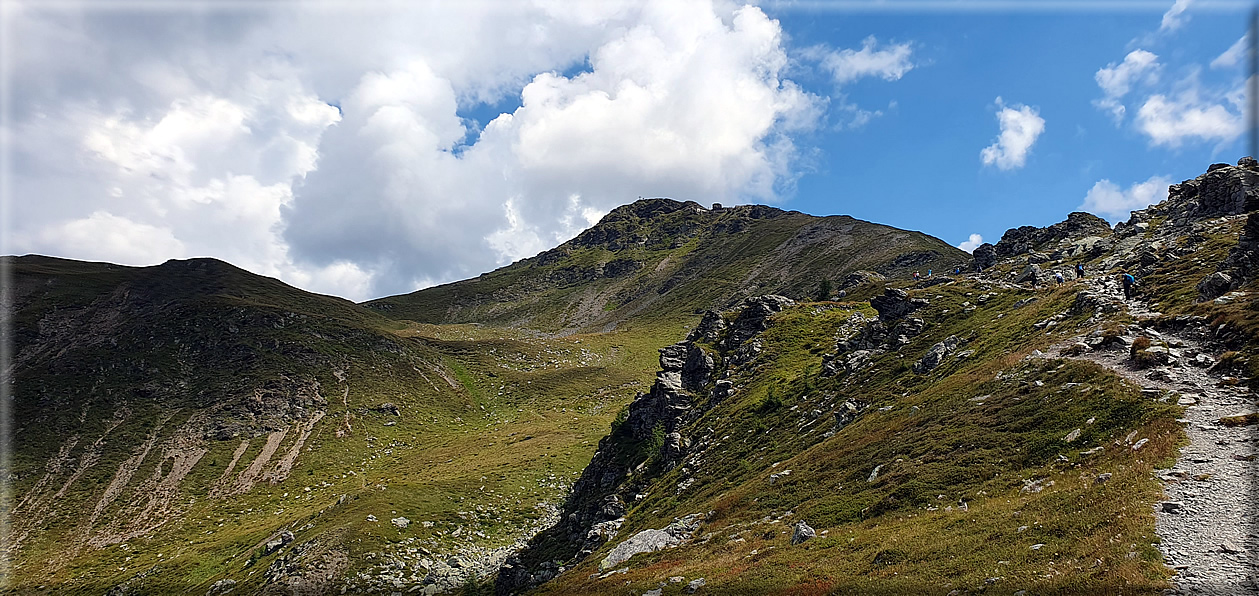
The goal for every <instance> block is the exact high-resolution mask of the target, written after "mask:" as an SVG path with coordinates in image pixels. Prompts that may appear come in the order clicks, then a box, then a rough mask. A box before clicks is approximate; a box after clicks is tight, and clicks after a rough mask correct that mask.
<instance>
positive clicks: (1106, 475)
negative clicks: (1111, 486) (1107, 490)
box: [1093, 472, 1111, 484]
mask: <svg viewBox="0 0 1259 596" xmlns="http://www.w3.org/2000/svg"><path fill="white" fill-rule="evenodd" d="M1110 478H1111V473H1110V472H1102V473H1101V474H1098V475H1097V477H1096V478H1094V479H1093V484H1105V483H1106V482H1108V481H1109V480H1110Z"/></svg>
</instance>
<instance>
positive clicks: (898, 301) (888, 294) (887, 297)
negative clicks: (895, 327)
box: [870, 288, 929, 321]
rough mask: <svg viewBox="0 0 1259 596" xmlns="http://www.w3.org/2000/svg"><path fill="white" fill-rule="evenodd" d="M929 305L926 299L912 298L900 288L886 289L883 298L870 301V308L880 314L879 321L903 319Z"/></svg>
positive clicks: (878, 297) (879, 297) (877, 297)
mask: <svg viewBox="0 0 1259 596" xmlns="http://www.w3.org/2000/svg"><path fill="white" fill-rule="evenodd" d="M928 304H929V302H928V301H927V299H926V298H910V297H909V292H906V291H905V290H901V289H898V288H886V289H885V290H883V295H882V296H876V297H874V298H871V299H870V306H872V307H874V310H876V311H878V312H879V319H880V320H883V321H891V320H895V319H900V318H903V317H905V316H906V315H908V314H909V313H911V312H914V311H915V310H918V309H919V308H922V307H924V306H927V305H928Z"/></svg>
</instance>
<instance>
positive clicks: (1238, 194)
mask: <svg viewBox="0 0 1259 596" xmlns="http://www.w3.org/2000/svg"><path fill="white" fill-rule="evenodd" d="M1216 172H1221V174H1217V175H1216V176H1213V177H1210V178H1208V176H1210V175H1211V174H1215V173H1216ZM1199 179H1201V180H1202V183H1200V184H1198V185H1197V186H1198V188H1197V191H1198V195H1199V196H1206V197H1210V198H1209V199H1206V200H1205V202H1206V204H1208V205H1214V206H1216V207H1217V208H1225V209H1230V210H1231V209H1236V208H1238V207H1239V206H1240V208H1241V209H1242V210H1243V211H1245V212H1248V213H1250V215H1248V216H1247V217H1246V224H1245V225H1244V226H1243V227H1242V232H1241V236H1240V237H1239V238H1238V239H1237V246H1235V247H1233V248H1232V250H1230V251H1229V253H1228V258H1226V259H1225V260H1224V262H1223V263H1221V264H1220V266H1219V270H1218V271H1217V272H1215V273H1212V274H1211V275H1208V276H1207V277H1205V278H1203V280H1202V281H1201V282H1199V283H1198V300H1200V301H1205V300H1213V299H1215V298H1218V297H1220V296H1223V295H1224V294H1226V293H1228V292H1229V291H1230V290H1234V289H1236V288H1238V287H1240V286H1241V285H1242V284H1244V283H1246V282H1247V281H1249V280H1251V279H1254V277H1255V275H1256V273H1257V272H1259V192H1256V189H1255V182H1256V181H1257V180H1259V162H1256V161H1255V159H1254V158H1252V157H1243V158H1241V159H1240V160H1238V161H1237V167H1227V168H1219V169H1216V170H1214V171H1212V172H1207V174H1205V175H1203V176H1200V177H1199V178H1197V179H1194V180H1193V181H1192V182H1197V181H1198V180H1199ZM1208 182H1213V184H1208ZM1184 184H1188V183H1187V182H1186V183H1184ZM1204 186H1206V188H1205V189H1204V188H1203V187H1204ZM1169 194H1170V193H1169Z"/></svg>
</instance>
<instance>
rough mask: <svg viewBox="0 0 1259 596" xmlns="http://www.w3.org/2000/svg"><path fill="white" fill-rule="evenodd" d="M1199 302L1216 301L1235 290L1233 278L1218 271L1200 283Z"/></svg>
mask: <svg viewBox="0 0 1259 596" xmlns="http://www.w3.org/2000/svg"><path fill="white" fill-rule="evenodd" d="M1197 288H1198V302H1206V301H1207V300H1215V299H1216V298H1219V297H1220V296H1223V295H1224V294H1225V293H1226V292H1228V291H1229V290H1231V289H1233V278H1232V277H1231V276H1229V274H1227V273H1224V272H1222V271H1216V272H1215V273H1212V274H1210V275H1208V276H1206V277H1204V278H1202V281H1200V282H1198V286H1197Z"/></svg>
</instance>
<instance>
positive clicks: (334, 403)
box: [0, 160, 1259, 595]
mask: <svg viewBox="0 0 1259 596" xmlns="http://www.w3.org/2000/svg"><path fill="white" fill-rule="evenodd" d="M1256 166H1257V164H1254V163H1253V161H1252V162H1245V160H1243V163H1240V164H1239V165H1238V166H1220V167H1215V166H1213V167H1212V168H1210V170H1209V171H1208V172H1207V173H1205V174H1203V175H1202V176H1199V177H1198V178H1195V179H1194V180H1190V181H1185V182H1184V183H1181V184H1180V185H1174V186H1173V188H1172V189H1171V192H1169V197H1168V199H1167V200H1166V201H1164V202H1163V203H1160V204H1159V205H1154V206H1151V207H1149V208H1147V209H1144V210H1140V211H1138V212H1134V214H1133V215H1132V217H1131V218H1130V219H1129V220H1128V221H1127V222H1124V223H1123V224H1121V225H1119V226H1116V227H1115V228H1114V229H1109V228H1108V229H1107V230H1108V231H1109V232H1110V233H1109V234H1107V233H1105V231H1103V230H1102V229H1101V227H1100V226H1098V225H1096V224H1097V221H1098V220H1096V218H1093V217H1092V216H1083V215H1078V214H1072V215H1069V216H1068V217H1067V220H1066V221H1064V222H1062V224H1054V225H1052V226H1047V227H1045V228H1030V229H1029V228H1026V227H1025V228H1012V229H1011V230H1010V231H1009V232H1007V233H1006V235H1004V236H1003V238H1002V240H1001V241H999V242H998V243H997V244H995V245H989V246H991V247H992V252H993V253H994V255H993V256H994V257H995V258H994V259H993V260H992V262H980V263H978V264H980V265H982V266H983V269H984V270H983V271H982V272H976V271H972V270H971V268H969V267H966V266H965V264H967V263H969V261H967V260H966V258H969V256H967V257H966V258H962V255H959V254H958V253H959V252H960V251H956V249H952V247H948V250H945V249H944V248H943V247H941V245H944V246H945V247H947V244H945V243H943V242H942V241H939V240H938V239H931V238H928V237H926V236H925V235H921V234H919V233H916V232H907V231H904V230H896V229H895V228H890V227H888V226H879V225H877V224H869V223H868V222H861V221H859V220H855V219H851V218H847V217H846V216H832V217H828V218H815V217H813V216H806V215H804V214H799V213H793V212H788V211H782V210H778V209H774V208H770V207H757V206H740V207H731V208H729V209H728V210H727V209H724V208H723V209H721V210H717V209H705V208H704V207H702V206H700V205H698V204H696V203H688V202H678V201H672V200H664V199H653V200H649V201H647V202H640V203H632V204H630V205H626V206H623V207H620V208H618V209H617V210H614V214H615V215H614V214H613V213H610V214H609V216H608V217H605V220H607V221H606V222H603V223H604V224H605V225H603V226H602V227H600V226H596V227H594V228H591V230H587V231H586V232H583V234H579V235H578V237H576V238H574V239H573V240H571V241H570V242H569V243H565V244H564V245H562V246H560V247H556V248H555V249H551V250H549V251H544V252H543V253H541V254H540V255H538V256H536V257H532V258H531V260H526V261H527V262H524V261H522V263H523V264H522V263H517V264H514V265H512V266H508V267H506V268H503V269H500V270H497V271H495V272H489V273H487V274H484V275H482V276H480V277H478V278H475V279H473V280H465V282H457V284H452V285H454V286H458V284H464V285H463V286H459V289H461V290H462V289H464V288H472V289H473V290H475V291H471V292H468V293H466V294H457V293H454V292H451V287H450V286H442V287H439V288H432V289H428V290H424V291H421V292H419V293H415V294H413V295H410V297H409V298H408V297H407V295H403V296H401V297H389V298H391V299H394V300H393V301H390V300H385V299H382V300H385V301H384V302H378V301H370V302H369V303H367V304H365V305H356V304H354V303H351V302H349V301H345V300H342V299H338V298H335V297H328V296H320V295H316V294H311V293H309V292H304V291H301V290H298V289H296V288H292V287H291V286H287V285H286V284H283V283H282V282H279V281H277V280H272V279H269V278H263V277H261V276H256V275H253V274H250V273H248V272H245V271H243V270H240V269H237V268H235V267H233V266H230V265H227V264H225V263H221V262H217V261H213V260H204V259H201V260H198V259H193V260H188V261H172V262H168V263H164V264H163V265H159V266H154V267H150V268H131V267H122V266H114V265H109V264H102V263H82V262H76V261H69V260H62V259H53V258H47V257H38V256H28V257H5V259H6V267H7V268H9V269H12V270H13V271H14V283H13V285H12V286H11V287H12V289H13V290H14V291H11V292H6V299H7V300H9V302H7V303H6V305H5V306H6V308H9V309H12V310H11V312H12V314H13V317H12V320H13V321H14V323H15V327H14V340H15V347H16V348H17V349H16V351H15V354H17V355H18V360H15V364H16V366H14V367H13V370H12V375H13V376H12V380H13V389H14V391H13V396H14V409H15V412H16V414H17V416H16V419H15V422H16V424H15V427H14V428H15V434H14V435H13V437H14V447H15V451H14V454H15V458H14V459H13V460H12V463H11V464H10V468H9V469H6V470H0V473H3V476H4V477H5V478H8V479H10V480H9V481H10V486H11V490H10V491H9V492H6V493H4V494H0V499H4V500H3V501H0V508H3V509H4V510H5V511H6V512H15V513H16V514H15V515H13V516H12V520H13V522H14V526H13V527H12V528H11V529H10V530H9V531H10V534H8V535H6V541H5V544H4V548H3V549H2V550H0V556H3V557H5V559H6V562H7V563H8V565H7V566H5V567H4V568H5V569H7V570H8V571H6V576H5V577H4V578H3V581H4V584H5V589H6V590H8V591H11V592H13V593H41V592H46V591H48V590H50V589H52V590H55V591H58V592H63V593H82V594H99V593H105V592H108V593H111V594H165V593H171V592H181V593H182V592H196V593H200V592H203V591H204V592H206V593H207V594H222V593H227V592H231V593H262V594H298V593H302V594H322V593H339V592H341V591H345V592H346V593H359V592H371V591H375V592H385V593H388V592H394V591H400V592H403V593H406V592H412V591H413V592H416V593H425V594H433V593H452V592H457V591H464V592H465V593H478V592H482V593H483V592H485V591H486V590H487V589H489V586H488V584H487V582H489V581H495V576H497V579H496V581H497V589H498V591H499V592H501V593H512V592H518V591H520V590H523V589H524V588H526V587H529V586H534V587H535V588H534V589H535V590H536V591H537V592H538V593H543V594H545V593H556V594H558V593H609V594H614V593H615V594H620V593H625V592H627V591H632V592H636V593H640V594H645V593H653V592H654V593H657V594H676V593H684V592H686V593H689V592H688V590H689V591H690V592H694V591H699V593H708V592H711V593H834V592H841V593H842V592H850V593H851V592H856V593H903V592H906V591H914V592H918V593H939V594H942V595H943V594H947V593H950V592H956V593H978V592H982V591H987V590H991V589H994V588H993V586H994V585H995V586H996V588H995V589H1007V588H1008V589H1009V590H1010V591H1017V590H1020V589H1025V590H1028V592H1029V593H1032V592H1036V593H1040V592H1044V593H1060V594H1077V593H1095V592H1097V591H1099V590H1101V591H1105V592H1116V591H1120V590H1122V591H1124V592H1125V593H1136V594H1151V595H1152V594H1158V593H1160V592H1161V591H1163V590H1165V589H1168V588H1169V587H1173V586H1176V585H1181V586H1186V585H1199V584H1201V585H1207V586H1213V588H1212V589H1215V588H1218V589H1224V590H1226V591H1227V589H1231V588H1233V587H1235V586H1233V585H1232V584H1223V583H1220V582H1228V581H1231V580H1230V579H1229V578H1230V577H1232V576H1230V575H1228V574H1236V573H1246V572H1247V570H1248V569H1250V568H1248V567H1245V565H1246V563H1245V561H1244V560H1243V559H1244V557H1241V558H1239V556H1238V555H1235V554H1229V553H1228V552H1219V553H1218V554H1214V555H1208V554H1203V555H1202V556H1201V557H1195V558H1188V559H1185V558H1182V557H1181V555H1179V554H1177V553H1179V552H1181V551H1195V552H1201V553H1216V552H1217V551H1215V550H1212V549H1214V548H1216V547H1215V545H1212V544H1208V543H1204V542H1203V540H1210V539H1211V538H1210V537H1211V536H1213V535H1215V534H1212V532H1216V534H1218V533H1219V532H1218V531H1216V530H1213V529H1212V526H1211V525H1210V524H1211V520H1210V519H1209V516H1205V514H1202V513H1201V512H1202V511H1208V510H1209V505H1210V501H1209V500H1208V499H1205V498H1201V497H1197V496H1195V494H1198V493H1200V492H1201V491H1204V490H1206V491H1208V492H1210V491H1211V490H1212V488H1213V487H1216V486H1219V487H1227V486H1233V485H1234V484H1235V482H1233V481H1235V480H1237V478H1235V476H1236V475H1237V474H1239V473H1240V472H1239V470H1249V469H1250V468H1248V467H1247V466H1249V465H1251V464H1250V463H1249V462H1251V461H1253V459H1251V460H1245V459H1244V456H1247V455H1248V452H1247V451H1245V449H1244V446H1245V445H1248V444H1251V443H1252V442H1253V441H1254V439H1255V438H1256V437H1254V428H1255V427H1254V426H1247V425H1246V424H1247V423H1246V421H1247V420H1250V418H1248V417H1247V416H1248V415H1247V414H1246V413H1245V412H1244V411H1239V410H1240V409H1243V408H1250V411H1251V412H1253V411H1254V409H1255V406H1256V405H1259V404H1255V400H1254V394H1253V392H1252V389H1254V388H1259V387H1256V385H1257V384H1256V381H1255V379H1256V378H1259V358H1255V357H1254V355H1255V354H1256V353H1259V342H1257V340H1256V338H1257V337H1259V317H1257V316H1255V314H1254V313H1255V312H1259V311H1256V310H1255V297H1256V296H1259V287H1257V285H1256V282H1255V280H1254V272H1255V267H1254V266H1253V263H1256V262H1259V255H1257V254H1256V248H1257V247H1256V245H1255V242H1254V240H1253V238H1254V237H1255V235H1254V233H1253V230H1255V229H1259V228H1256V226H1257V225H1259V224H1257V223H1256V222H1259V209H1257V207H1259V197H1256V192H1257V188H1259V184H1257V183H1259V167H1256ZM754 215H755V217H753V216H754ZM609 218H610V219H609ZM735 228H737V229H735ZM579 239H580V240H579ZM998 247H1000V248H1001V250H999V251H998V250H997V248H998ZM872 249H878V250H872ZM828 250H829V251H832V252H827V251H828ZM933 250H934V251H935V253H932V251H933ZM976 252H977V253H979V252H981V251H978V250H977V251H976ZM998 252H999V253H1000V254H995V253H998ZM722 255H729V258H724V259H723V257H722ZM904 255H909V256H908V257H905V258H903V259H902V258H901V257H904ZM915 255H927V257H926V258H923V257H921V256H915ZM979 256H980V255H979V254H976V255H975V257H976V261H979V260H980V259H979V258H978V257H979ZM954 257H957V258H959V259H961V260H957V261H955V260H953V258H954ZM919 259H921V260H919ZM937 263H944V264H943V265H937ZM959 264H962V265H964V266H963V270H964V273H963V274H962V275H955V274H951V273H950V274H942V273H941V271H949V270H951V269H952V268H953V267H955V266H956V265H959ZM1076 265H1080V266H1083V267H1084V268H1085V270H1086V277H1085V278H1084V279H1077V278H1076V275H1075V273H1074V272H1075V271H1076V269H1075V267H1076ZM929 267H930V268H932V269H936V271H935V272H933V275H930V276H926V275H924V276H922V278H921V279H919V280H913V279H912V278H911V276H910V275H909V274H910V272H912V271H914V270H915V269H917V268H921V271H922V272H923V273H924V274H925V273H926V269H927V268H929ZM1121 270H1127V271H1131V272H1133V273H1134V274H1136V275H1137V276H1138V278H1139V280H1140V283H1139V284H1138V285H1137V287H1136V290H1135V291H1136V295H1135V297H1134V298H1133V299H1132V300H1128V301H1125V300H1123V299H1122V298H1120V296H1121V293H1120V292H1119V289H1120V288H1119V286H1118V282H1117V278H1116V275H1115V274H1116V273H1117V272H1118V271H1121ZM1055 273H1061V274H1062V275H1063V276H1064V278H1065V283H1064V284H1062V285H1061V286H1059V285H1057V282H1056V281H1055V280H1054V274H1055ZM609 274H610V275H609ZM885 274H886V275H885ZM748 280H752V281H750V282H749V281H748ZM823 281H827V282H831V283H832V284H833V285H832V288H831V290H832V293H831V294H830V295H819V294H822V292H821V290H822V289H823V284H822V282H823ZM778 290H781V291H783V292H786V293H787V294H789V296H785V297H784V296H774V295H773V294H772V293H771V292H773V291H778ZM745 294H746V295H745ZM416 296H420V297H423V298H424V300H428V301H429V302H428V303H427V304H420V303H419V302H417V301H416ZM618 296H619V297H620V298H619V299H618ZM758 296H759V297H758ZM817 298H829V299H827V300H816V299H817ZM430 299H432V300H430ZM461 301H462V302H461ZM390 306H392V308H390ZM609 307H610V308H609ZM605 308H607V310H605ZM417 313H418V314H421V315H424V316H420V317H417V318H418V319H419V320H416V319H409V318H408V317H409V316H412V315H415V314H417ZM434 321H437V322H434ZM442 321H446V323H442ZM450 321H456V322H454V323H451V322H450ZM1117 372H1118V373H1122V374H1116V373H1117ZM1191 373H1192V374H1191ZM1143 379H1144V380H1145V381H1143ZM1199 404H1200V406H1199ZM1185 408H1190V410H1189V413H1190V414H1192V419H1193V420H1195V421H1196V422H1195V424H1199V425H1209V426H1211V427H1212V430H1211V431H1210V433H1207V434H1205V435H1204V434H1203V433H1201V432H1199V431H1198V430H1197V429H1191V430H1192V432H1190V433H1188V434H1187V433H1186V432H1185V429H1184V427H1183V424H1182V423H1181V422H1179V420H1178V419H1179V418H1180V417H1181V416H1182V415H1183V414H1184V413H1185V412H1186V410H1185ZM1193 408H1198V409H1193ZM1206 408H1215V410H1208V409H1206ZM1235 413H1236V414H1238V416H1237V417H1234V418H1236V420H1237V421H1238V422H1237V423H1236V425H1234V426H1229V424H1234V423H1232V422H1229V423H1227V424H1226V423H1225V422H1224V419H1225V418H1228V419H1229V420H1233V418H1230V417H1229V416H1230V415H1232V414H1235ZM1218 415H1223V416H1221V417H1219V419H1218V420H1217V418H1216V416H1218ZM1204 437H1205V438H1204ZM1203 440H1207V441H1208V443H1209V444H1208V445H1199V444H1198V443H1197V442H1200V441H1203ZM1217 440H1221V441H1225V444H1224V445H1223V446H1221V445H1215V443H1214V442H1213V441H1217ZM1182 445H1188V446H1189V447H1191V448H1193V449H1214V450H1215V451H1213V452H1212V453H1215V452H1218V455H1216V456H1213V457H1214V459H1212V460H1211V461H1212V462H1219V461H1224V462H1229V463H1228V466H1222V467H1221V466H1216V464H1214V463H1205V464H1199V463H1195V462H1192V461H1187V460H1185V459H1184V458H1183V457H1181V458H1180V459H1179V460H1178V449H1179V448H1180V447H1181V446H1182ZM1099 449H1100V450H1099ZM1186 453H1188V451H1187V452H1186ZM1232 455H1237V456H1239V457H1243V459H1235V458H1232V457H1231V456H1232ZM1250 455H1253V454H1250ZM1178 462H1179V463H1178ZM1185 470H1192V471H1193V473H1192V474H1189V473H1188V472H1184V474H1181V472H1182V471H1185ZM1212 477H1214V478H1216V480H1212ZM1169 478H1170V479H1171V480H1168V479H1169ZM1230 483H1232V484H1230ZM1166 494H1175V495H1177V496H1176V498H1177V499H1181V500H1180V501H1176V503H1179V504H1178V505H1177V504H1175V503H1173V504H1170V505H1163V502H1164V500H1166V499H1167V497H1165V495H1166ZM1155 507H1157V508H1158V510H1159V511H1160V513H1158V515H1159V516H1163V517H1160V518H1158V519H1159V523H1158V524H1156V523H1155V522H1156V520H1155V518H1153V517H1151V516H1149V515H1145V514H1134V513H1133V512H1136V511H1148V510H1150V509H1153V508H1155ZM1230 507H1231V506H1230ZM1229 511H1230V512H1232V511H1233V509H1229ZM1237 511H1239V512H1240V514H1241V515H1242V516H1243V517H1242V518H1241V520H1242V521H1241V522H1239V526H1242V527H1244V526H1245V520H1247V519H1249V520H1252V521H1253V520H1254V519H1259V517H1255V516H1254V515H1253V512H1250V513H1247V512H1246V510H1245V508H1244V507H1242V506H1241V505H1238V508H1237ZM1171 515H1176V516H1181V517H1178V518H1176V519H1177V521H1178V522H1180V523H1178V524H1173V525H1171V526H1169V525H1167V524H1164V523H1163V520H1165V519H1167V517H1166V516H1171ZM1230 515H1232V513H1230ZM1245 516H1250V517H1245ZM1230 519H1232V518H1230ZM1169 527H1170V528H1173V529H1172V530H1169V529H1168V528H1169ZM1171 531H1174V532H1176V533H1175V534H1167V532H1171ZM644 532H646V534H644ZM1164 537H1166V539H1167V542H1166V545H1176V546H1175V549H1176V551H1177V552H1171V551H1169V550H1168V547H1167V546H1166V545H1165V544H1164V543H1163V538H1164ZM636 538H642V539H640V540H635V539H636ZM646 538H651V540H650V541H644V540H646ZM1228 540H1230V541H1233V543H1236V545H1237V547H1238V548H1239V549H1242V550H1245V549H1251V548H1259V544H1252V542H1253V541H1251V540H1250V539H1248V538H1246V537H1245V536H1241V535H1239V536H1233V535H1232V534H1228ZM1248 541H1250V542H1248ZM644 544H656V545H661V546H664V547H665V548H663V549H662V550H655V549H654V547H653V548H650V549H645V550H644V549H642V548H641V546H642V545H644ZM1038 545H1039V546H1038ZM512 556H514V557H515V558H514V559H509V557H512ZM1211 557H1216V559H1215V563H1212V560H1213V559H1212V558H1211ZM1181 561H1187V563H1183V564H1187V565H1191V566H1192V567H1191V569H1192V571H1194V572H1195V573H1196V575H1195V576H1192V577H1191V576H1187V575H1180V576H1177V575H1175V574H1174V573H1173V570H1171V569H1169V568H1168V567H1166V566H1164V564H1165V563H1167V564H1172V563H1173V562H1176V563H1178V564H1180V562H1181ZM500 569H502V570H504V573H502V574H500V573H499V570H500ZM1252 575H1253V574H1252ZM1193 577H1198V578H1201V579H1200V580H1194V579H1193ZM675 578H677V581H675ZM1194 581H1198V584H1194V583H1193V582H1194ZM626 582H628V583H626ZM1212 582H1215V583H1212ZM1241 588H1242V590H1241V592H1239V593H1251V592H1247V591H1246V590H1250V588H1247V587H1245V586H1241ZM1229 593H1238V592H1236V591H1234V592H1229Z"/></svg>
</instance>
